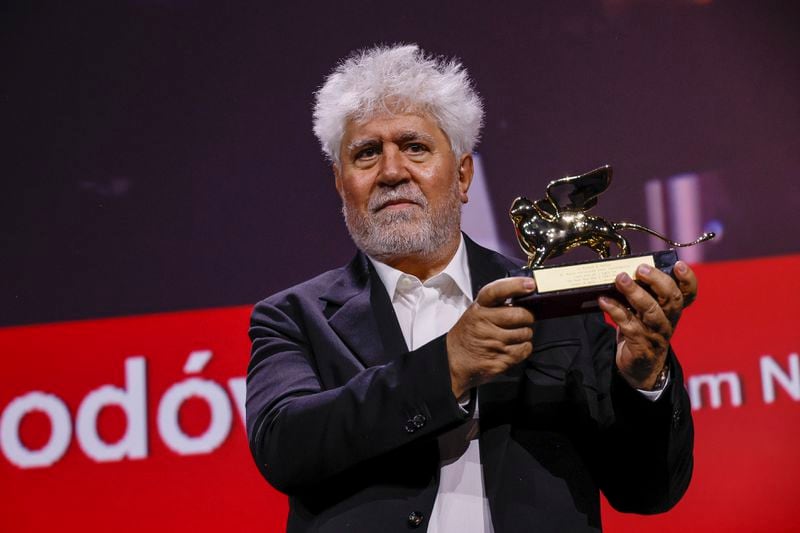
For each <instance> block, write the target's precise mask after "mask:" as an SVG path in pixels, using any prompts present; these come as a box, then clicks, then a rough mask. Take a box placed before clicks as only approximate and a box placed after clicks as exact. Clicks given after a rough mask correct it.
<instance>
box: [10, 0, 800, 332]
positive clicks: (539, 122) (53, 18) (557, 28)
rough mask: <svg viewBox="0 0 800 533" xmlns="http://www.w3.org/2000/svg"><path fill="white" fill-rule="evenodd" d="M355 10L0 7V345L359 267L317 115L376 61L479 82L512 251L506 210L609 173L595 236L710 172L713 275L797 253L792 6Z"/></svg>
mask: <svg viewBox="0 0 800 533" xmlns="http://www.w3.org/2000/svg"><path fill="white" fill-rule="evenodd" d="M340 4H341V3H338V2H336V3H334V2H331V3H329V4H328V5H327V6H324V5H322V3H317V2H314V3H311V2H288V3H280V4H278V3H273V2H251V3H241V4H237V3H228V2H207V3H204V2H191V1H188V0H182V1H178V0H174V1H158V0H150V1H147V0H140V1H134V2H131V1H129V2H123V1H114V2H99V3H96V4H87V3H79V5H74V4H73V3H52V4H43V3H29V2H23V1H20V2H16V3H12V4H4V7H0V25H2V26H1V27H0V29H1V30H2V34H1V35H2V37H1V39H2V40H1V41H0V59H1V60H2V64H0V67H1V68H2V73H3V74H2V80H3V82H2V84H0V117H1V118H0V124H1V125H0V128H2V129H1V130H0V131H2V146H3V157H2V161H3V166H2V196H1V197H0V223H1V225H0V254H1V255H0V279H2V280H3V281H2V283H0V325H11V324H25V323H37V322H48V321H55V320H67V319H78V318H87V317H100V316H112V315H123V314H132V313H143V312H154V311H163V310H176V309H188V308H197V307H212V306H221V305H232V304H246V303H252V302H255V301H256V300H258V299H260V298H262V297H263V296H265V295H267V294H268V293H271V292H274V291H276V290H279V289H281V288H283V287H286V286H287V285H289V284H292V283H295V282H298V281H301V280H303V279H305V278H308V277H310V276H312V275H313V274H315V273H318V272H320V271H322V270H324V269H327V268H331V267H334V266H337V265H339V264H341V263H343V262H344V261H346V260H347V259H349V257H350V256H351V255H352V253H353V247H352V244H351V243H350V241H349V239H348V237H347V234H346V232H345V229H344V225H343V224H342V223H341V220H340V218H341V217H340V214H339V212H338V207H339V205H338V198H337V196H336V194H335V191H334V188H333V184H332V180H331V177H330V172H329V169H328V168H327V165H326V163H325V161H324V159H323V157H322V156H321V155H320V152H319V149H318V147H317V144H316V140H315V139H314V137H313V135H312V133H311V116H310V115H311V111H310V110H311V105H312V104H311V102H312V93H313V91H314V90H315V88H316V87H317V86H318V85H319V84H320V83H321V81H322V79H323V77H324V75H325V74H326V73H327V72H329V70H330V69H331V68H332V66H333V65H334V64H335V63H336V61H337V60H338V59H339V58H341V57H342V56H345V55H346V54H347V53H348V52H349V51H350V50H352V49H354V48H358V47H363V46H367V45H370V44H373V43H376V42H386V43H392V42H397V41H404V42H418V43H420V44H421V45H422V46H423V48H425V49H427V50H429V51H432V52H436V53H440V54H445V55H457V56H459V57H461V58H462V59H463V61H464V63H465V64H466V65H467V66H468V68H469V70H470V72H471V74H472V76H473V77H474V79H475V80H476V83H477V87H478V89H479V91H480V92H481V94H482V95H483V97H484V99H485V103H486V110H487V121H486V127H485V130H484V133H483V139H484V141H483V142H482V144H481V145H480V147H479V150H480V153H481V156H482V161H483V164H484V166H485V171H486V175H487V177H488V183H489V188H490V193H491V198H492V199H493V201H494V202H495V209H494V210H495V216H496V218H497V224H498V225H499V227H500V228H501V232H502V233H503V235H505V236H506V238H507V239H508V245H509V247H510V246H513V243H512V242H511V241H512V240H513V232H512V228H511V226H510V224H509V223H508V222H507V219H506V215H505V211H506V209H507V205H508V204H509V203H510V201H511V199H513V198H514V197H515V196H517V195H519V194H526V195H529V196H532V197H536V196H539V195H541V193H542V191H543V187H544V185H545V184H546V182H547V181H548V180H549V179H552V178H556V177H559V176H562V175H565V174H575V173H578V172H582V171H585V170H588V169H590V168H593V167H595V166H598V165H600V164H603V163H606V162H608V163H612V164H613V165H614V167H615V172H616V174H615V182H614V185H613V187H612V189H611V191H610V192H609V193H607V194H606V195H604V196H603V197H602V198H601V202H600V205H599V207H598V209H597V211H598V212H599V213H600V214H604V215H605V216H608V217H609V218H614V219H623V218H625V219H630V220H635V221H641V222H646V221H647V218H646V213H645V208H644V199H643V189H642V184H643V183H644V181H645V180H648V179H652V178H660V179H664V178H668V177H669V176H672V175H675V174H680V173H685V172H693V173H699V174H701V175H702V176H703V178H702V182H701V185H702V190H703V209H704V211H703V216H704V217H705V218H707V219H709V220H712V219H715V220H718V221H720V222H721V223H722V224H723V226H724V228H725V232H724V235H723V238H722V239H720V240H719V242H716V243H712V244H709V245H708V249H707V251H706V253H705V255H706V260H722V259H732V258H741V257H751V256H762V255H773V254H785V253H793V252H797V251H798V250H800V238H798V237H797V234H796V231H797V224H796V220H795V219H796V216H797V214H798V212H800V200H798V198H800V195H799V194H798V193H800V185H798V178H797V169H798V168H800V96H798V95H800V61H799V59H800V47H798V45H800V37H799V36H798V30H797V28H798V27H800V26H799V25H798V22H800V18H798V16H797V15H798V9H797V8H796V7H792V6H794V5H796V3H795V2H766V1H764V2H753V1H728V2H690V1H655V0H652V1H644V0H640V1H624V0H615V1H612V0H607V1H605V2H598V1H594V2H584V1H580V2H579V1H566V2H517V3H511V4H505V3H504V4H497V6H494V7H488V6H489V4H487V3H485V2H480V3H479V2H476V3H474V4H472V5H471V4H470V3H468V2H463V1H450V2H404V3H400V4H398V3H391V2H384V3H381V2H378V3H375V2H372V3H363V2H359V3H355V4H354V5H352V6H350V5H347V6H342V5H340ZM470 6H472V7H470ZM636 242H638V241H634V243H635V244H636ZM640 248H641V246H640Z"/></svg>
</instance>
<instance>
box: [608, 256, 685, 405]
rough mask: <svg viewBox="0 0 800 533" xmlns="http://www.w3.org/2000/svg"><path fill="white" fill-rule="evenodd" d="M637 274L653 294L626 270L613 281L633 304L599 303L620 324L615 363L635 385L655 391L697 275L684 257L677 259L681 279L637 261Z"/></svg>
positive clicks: (623, 374)
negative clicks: (670, 341)
mask: <svg viewBox="0 0 800 533" xmlns="http://www.w3.org/2000/svg"><path fill="white" fill-rule="evenodd" d="M636 277H637V279H638V280H639V281H641V282H643V283H645V284H646V285H648V286H649V287H650V290H651V291H652V292H653V295H650V294H649V293H648V292H647V291H646V290H644V289H643V288H642V287H640V286H639V285H638V284H637V283H636V282H634V281H633V280H632V279H631V278H630V276H628V275H627V274H619V275H618V276H617V278H616V280H615V284H616V287H617V290H618V291H619V292H620V293H622V295H623V296H625V298H627V300H628V303H629V304H630V306H631V307H632V309H628V308H627V307H625V306H624V305H622V304H621V303H620V302H617V301H615V300H613V299H611V298H602V297H601V298H600V299H599V304H600V308H601V309H602V310H603V311H605V312H606V313H608V315H609V316H610V317H611V320H613V321H614V322H615V323H616V324H617V327H618V330H617V368H618V369H619V370H620V372H621V374H622V376H623V377H624V378H625V380H626V381H627V382H628V383H629V384H630V385H631V386H633V387H636V388H638V389H644V390H651V389H652V388H653V387H654V385H655V383H656V380H657V378H658V375H659V374H660V373H661V370H662V369H663V368H664V364H665V362H666V358H667V350H668V348H669V340H670V338H671V337H672V334H673V333H674V332H675V326H676V325H677V324H678V319H680V316H681V313H682V312H683V310H684V308H686V306H688V305H689V304H690V303H692V301H694V299H695V297H696V296H697V278H696V277H695V275H694V272H692V269H690V268H689V266H688V265H687V264H686V263H684V262H683V261H678V262H677V263H675V277H676V278H677V283H676V282H675V280H673V279H672V278H671V277H670V276H668V275H667V274H664V273H663V272H661V271H660V270H658V269H655V268H651V267H648V266H646V265H640V266H639V268H638V269H637V270H636Z"/></svg>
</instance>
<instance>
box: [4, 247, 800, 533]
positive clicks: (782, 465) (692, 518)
mask: <svg viewBox="0 0 800 533" xmlns="http://www.w3.org/2000/svg"><path fill="white" fill-rule="evenodd" d="M696 270H697V272H698V275H699V276H700V279H701V292H700V296H699V299H698V300H697V302H696V304H695V305H693V306H692V307H691V308H690V309H689V310H688V311H687V312H686V313H685V315H684V318H683V320H682V323H681V325H680V328H679V331H678V335H677V337H676V338H675V340H674V345H675V348H676V351H677V353H678V354H679V357H680V358H681V361H682V363H683V366H684V368H685V371H686V377H687V383H686V385H687V387H688V388H689V390H690V393H691V394H692V399H693V412H694V413H693V414H694V419H695V426H696V447H695V473H694V478H693V481H692V485H691V487H690V488H689V492H688V493H687V495H686V497H685V498H684V499H683V500H682V501H681V503H679V504H678V506H677V507H676V508H675V509H674V510H672V511H671V512H670V513H669V514H666V515H659V516H655V517H639V516H630V515H622V514H618V513H616V512H614V511H613V510H611V509H609V508H608V507H607V506H606V507H605V508H604V523H605V527H606V530H607V531H612V532H613V531H645V530H646V531H648V532H651V533H652V532H657V531H676V530H679V529H681V528H683V529H684V530H698V529H704V530H707V531H730V530H736V531H756V530H758V531H767V530H768V531H789V530H791V529H793V525H794V513H793V503H794V501H795V500H796V499H797V497H798V495H800V490H798V489H796V488H795V486H794V477H795V476H796V474H797V472H800V454H798V453H797V451H796V450H797V447H798V445H800V424H798V422H800V406H799V405H798V402H799V401H800V362H798V355H797V354H798V352H800V332H799V331H798V328H797V324H796V316H797V315H796V306H797V302H798V299H800V298H798V297H800V276H798V274H800V255H793V256H787V257H779V258H770V259H759V260H748V261H735V262H726V263H717V264H706V265H700V266H698V267H697V269H696ZM249 311H250V309H249V307H232V308H221V309H211V310H206V311H192V312H184V313H167V314H157V315H146V316H137V317H129V318H117V319H106V320H92V321H80V322H69V323H58V324H48V325H39V326H25V327H13V328H5V329H0V353H2V372H0V384H1V386H0V413H2V419H0V425H1V426H2V428H0V429H2V432H1V434H0V441H1V443H2V453H0V493H1V494H2V497H0V516H2V517H3V518H2V522H3V529H4V530H5V531H41V530H45V529H53V528H58V529H59V530H62V531H63V530H65V529H66V530H69V531H87V530H104V531H105V530H115V531H140V530H143V529H145V528H147V529H156V530H165V529H170V530H190V529H191V530H194V531H205V530H228V529H244V528H247V527H250V526H252V524H254V523H255V524H259V525H261V526H263V530H266V531H279V530H281V529H282V528H283V524H284V523H285V515H286V501H285V498H284V497H283V496H282V495H280V494H278V493H277V492H275V491H274V490H273V489H272V488H271V487H269V486H268V485H267V484H266V482H265V481H263V480H262V479H261V477H260V476H259V474H258V473H257V471H256V469H255V467H254V466H253V464H252V461H251V459H250V456H249V453H248V450H247V443H246V438H245V434H244V424H243V422H242V411H241V410H242V407H243V406H242V397H241V390H242V387H243V383H244V382H243V378H244V374H245V369H246V365H247V360H248V352H249V343H248V339H247V336H246V329H247V321H248V315H249ZM190 354H193V356H192V357H191V358H190V357H189V356H190ZM103 398H105V400H103ZM114 399H116V400H118V401H119V402H120V403H121V404H122V406H123V407H119V406H115V405H111V404H112V403H113V401H114ZM139 400H141V401H139ZM98 401H99V402H100V403H99V404H97V402H98ZM104 402H106V403H104ZM92 404H94V413H93V410H92ZM98 405H99V407H98ZM103 405H106V407H105V408H102V409H100V410H99V414H97V413H98V411H97V409H99V408H100V407H103ZM43 406H44V407H43ZM59 406H61V407H59ZM64 408H66V409H64ZM42 409H46V410H48V411H47V412H48V413H50V414H46V413H45V411H43V410H42ZM95 414H96V417H95ZM95 420H96V422H95ZM128 420H131V422H130V423H128V422H127V421H128ZM176 420H177V422H176ZM137 422H142V427H141V428H139V430H137V431H138V433H136V432H134V431H133V429H132V426H135V424H136V423H137ZM53 426H58V427H57V428H56V431H53ZM79 426H81V427H82V430H81V431H79V429H78V427H79ZM95 427H96V428H97V430H96V431H95V430H94V429H93V428H95ZM144 428H146V431H144ZM134 429H135V428H134ZM79 433H80V435H79ZM95 433H96V434H97V435H99V439H100V442H99V443H98V442H96V440H92V435H94V434H95ZM134 433H135V434H134ZM120 439H123V442H122V444H120V443H119V442H118V441H120ZM126 439H127V440H126ZM115 443H117V444H115ZM87 450H88V451H87ZM37 463H38V465H37Z"/></svg>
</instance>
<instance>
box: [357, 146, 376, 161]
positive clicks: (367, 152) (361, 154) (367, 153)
mask: <svg viewBox="0 0 800 533" xmlns="http://www.w3.org/2000/svg"><path fill="white" fill-rule="evenodd" d="M376 155H378V149H377V148H375V147H374V146H370V147H368V148H364V149H362V150H359V151H358V152H356V159H370V158H373V157H375V156H376Z"/></svg>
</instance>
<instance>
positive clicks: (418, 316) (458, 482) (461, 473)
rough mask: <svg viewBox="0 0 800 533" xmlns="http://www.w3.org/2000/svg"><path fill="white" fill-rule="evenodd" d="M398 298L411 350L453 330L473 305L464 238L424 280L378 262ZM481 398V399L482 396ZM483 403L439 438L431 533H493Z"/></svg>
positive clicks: (395, 304)
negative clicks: (483, 444) (483, 448)
mask: <svg viewBox="0 0 800 533" xmlns="http://www.w3.org/2000/svg"><path fill="white" fill-rule="evenodd" d="M372 263H373V264H374V265H375V270H376V271H377V272H378V276H380V278H381V281H382V282H383V285H384V286H385V287H386V290H387V291H388V293H389V297H390V298H391V300H392V306H393V307H394V312H395V313H396V314H397V321H398V322H399V323H400V329H401V330H402V331H403V337H404V338H405V340H406V345H407V346H408V349H409V350H414V349H416V348H419V347H420V346H422V345H424V344H426V343H428V342H430V341H432V340H433V339H435V338H437V337H439V336H440V335H443V334H445V333H447V332H448V331H450V328H452V327H453V325H454V324H455V323H456V322H457V321H458V319H459V318H460V317H461V315H462V314H463V313H464V311H466V310H467V307H469V305H470V304H471V303H472V283H471V281H470V276H469V265H468V263H467V251H466V248H465V246H464V238H463V237H462V238H461V243H460V244H459V245H458V250H457V251H456V255H455V256H453V259H452V260H451V261H450V263H449V264H448V265H447V266H446V267H445V269H444V270H443V271H442V272H440V273H439V274H436V275H435V276H433V277H432V278H430V279H427V280H425V281H424V282H422V281H420V280H419V279H418V278H417V277H416V276H412V275H410V274H406V273H404V272H401V271H400V270H397V269H395V268H392V267H390V266H389V265H386V264H383V263H380V262H378V261H375V260H372ZM476 400H477V399H476ZM478 424H479V421H478V407H477V401H476V403H475V411H474V414H473V417H472V420H470V421H468V422H467V423H465V424H462V425H461V426H459V427H457V428H455V429H453V430H451V431H449V432H447V433H445V434H444V435H442V436H441V437H439V468H440V471H439V490H438V492H437V493H436V501H435V502H434V504H433V511H432V512H431V517H430V519H429V522H428V533H448V532H451V531H458V532H459V533H492V531H494V530H493V528H492V519H491V515H490V514H489V500H488V499H487V498H486V492H485V489H484V483H483V468H482V465H481V455H480V450H479V448H478V446H479V444H478V433H479V431H478Z"/></svg>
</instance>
